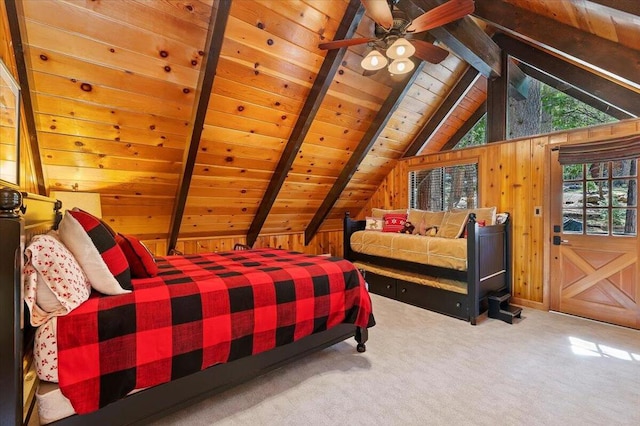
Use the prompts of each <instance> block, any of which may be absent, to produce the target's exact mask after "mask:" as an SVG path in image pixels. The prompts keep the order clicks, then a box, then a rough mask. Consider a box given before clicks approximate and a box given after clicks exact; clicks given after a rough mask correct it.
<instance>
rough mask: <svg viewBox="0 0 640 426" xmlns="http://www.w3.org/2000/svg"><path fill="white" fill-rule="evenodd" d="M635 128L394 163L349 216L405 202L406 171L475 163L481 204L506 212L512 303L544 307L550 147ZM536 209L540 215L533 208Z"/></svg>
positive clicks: (639, 123) (638, 128)
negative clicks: (509, 223) (510, 247)
mask: <svg viewBox="0 0 640 426" xmlns="http://www.w3.org/2000/svg"><path fill="white" fill-rule="evenodd" d="M638 132H640V120H639V119H635V120H626V121H623V122H620V123H616V124H610V125H602V126H596V127H592V128H587V129H580V130H574V131H570V132H558V133H553V134H550V135H544V136H537V137H533V138H527V139H521V140H515V141H508V142H499V143H491V144H489V145H485V146H482V147H476V148H467V149H461V150H456V151H446V152H441V153H434V154H427V155H423V156H418V157H412V158H409V159H406V160H402V161H399V162H398V163H397V165H396V166H395V167H394V169H393V170H392V171H391V172H390V173H389V174H388V175H387V176H386V177H385V178H384V179H383V181H382V183H381V185H380V187H379V188H378V190H377V191H376V192H375V193H374V194H373V196H372V197H371V198H370V200H369V201H368V202H367V203H366V205H365V207H364V208H363V209H362V210H360V211H359V213H357V214H354V211H352V212H351V213H352V216H354V217H357V218H359V219H363V218H364V217H365V216H367V215H370V214H371V208H373V207H377V208H387V209H391V208H405V207H407V206H408V172H409V170H414V169H419V168H428V167H430V166H431V167H439V166H442V165H443V164H451V163H454V164H455V163H461V162H467V161H469V160H475V159H477V161H478V166H479V199H480V206H481V207H488V206H497V208H498V211H505V212H509V213H510V214H511V220H512V227H513V228H512V229H513V233H512V237H513V251H512V261H513V265H512V267H513V295H514V301H515V303H519V304H524V305H527V306H532V307H537V308H544V309H548V306H549V294H548V279H549V278H548V274H549V271H548V270H547V268H548V267H547V266H546V265H547V263H548V258H547V260H546V261H545V257H546V256H548V255H547V254H546V253H548V252H547V250H548V249H549V238H550V230H549V229H547V228H548V227H549V226H550V224H549V223H546V222H545V221H548V209H549V202H548V200H549V198H550V197H549V195H550V194H549V191H550V188H549V183H548V182H547V180H546V171H547V170H548V164H549V163H548V162H549V150H550V149H551V147H552V146H553V145H557V144H562V143H580V142H589V141H597V140H602V139H607V138H611V137H616V136H626V135H630V134H637V133H638ZM538 206H539V207H542V213H543V214H542V216H541V217H536V216H534V208H535V207H538Z"/></svg>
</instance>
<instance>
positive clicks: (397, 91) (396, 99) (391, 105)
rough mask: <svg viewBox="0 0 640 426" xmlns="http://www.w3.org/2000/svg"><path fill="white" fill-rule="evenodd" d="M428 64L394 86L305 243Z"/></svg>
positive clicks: (314, 233) (317, 215)
mask: <svg viewBox="0 0 640 426" xmlns="http://www.w3.org/2000/svg"><path fill="white" fill-rule="evenodd" d="M424 66H425V63H424V62H421V63H420V64H418V65H417V66H416V67H415V68H414V69H413V72H412V73H411V74H410V75H408V76H407V80H406V82H404V83H403V82H397V83H395V84H396V86H395V87H394V88H393V90H392V91H391V93H389V96H388V97H387V99H386V100H385V101H384V103H383V104H382V106H381V107H380V110H379V111H378V113H377V114H376V116H375V118H374V119H373V121H372V122H371V124H370V125H369V128H368V129H367V131H366V132H365V134H364V135H363V136H362V139H361V140H360V143H358V146H357V147H356V149H355V150H354V151H353V154H352V155H351V157H349V160H348V161H347V164H345V166H344V168H343V169H342V172H340V175H339V176H338V179H337V180H336V182H335V183H334V184H333V186H332V187H331V189H330V190H329V192H328V193H327V196H326V197H325V199H324V200H323V201H322V204H321V205H320V207H319V208H318V211H317V212H316V214H315V215H314V216H313V218H312V219H311V221H310V222H309V225H308V226H307V228H306V229H305V231H304V244H305V245H308V244H309V243H310V242H311V239H313V237H314V236H315V235H316V233H317V232H318V229H319V228H320V225H321V224H322V222H323V221H324V219H325V218H326V217H327V215H328V214H329V212H330V211H331V209H332V208H333V206H334V205H335V203H336V201H337V200H338V198H339V197H340V195H341V194H342V191H344V189H345V188H346V187H347V184H348V183H349V181H350V180H351V178H352V177H353V175H354V174H355V172H356V171H357V170H358V166H360V163H362V160H364V158H365V157H366V155H367V154H368V153H369V150H371V147H372V146H373V145H374V144H375V142H376V140H377V139H378V137H379V136H380V134H381V133H382V131H383V130H384V129H385V127H386V125H387V123H388V122H389V120H390V119H391V116H392V115H393V113H394V112H395V110H396V109H398V106H400V103H401V102H402V100H403V99H404V97H405V95H406V94H407V92H408V91H409V89H410V88H411V86H412V85H413V82H414V81H415V80H416V78H417V77H418V75H420V73H421V72H422V69H423V68H424Z"/></svg>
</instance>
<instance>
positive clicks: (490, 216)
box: [451, 206, 497, 226]
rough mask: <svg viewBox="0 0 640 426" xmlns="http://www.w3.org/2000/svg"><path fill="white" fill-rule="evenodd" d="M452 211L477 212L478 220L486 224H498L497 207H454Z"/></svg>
mask: <svg viewBox="0 0 640 426" xmlns="http://www.w3.org/2000/svg"><path fill="white" fill-rule="evenodd" d="M451 211H452V212H456V213H458V212H467V213H475V214H476V222H480V221H483V220H484V222H485V225H487V226H490V225H495V224H496V211H497V209H496V207H495V206H494V207H480V208H477V209H452V210H451Z"/></svg>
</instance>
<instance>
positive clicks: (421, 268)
mask: <svg viewBox="0 0 640 426" xmlns="http://www.w3.org/2000/svg"><path fill="white" fill-rule="evenodd" d="M376 210H378V212H379V214H378V215H377V216H378V219H377V220H378V221H379V220H380V219H379V218H382V217H384V218H383V219H382V220H383V222H384V220H385V219H386V223H387V224H389V222H390V220H389V218H390V217H398V215H399V216H400V217H401V220H409V219H413V220H414V223H418V221H419V220H421V219H420V217H419V216H417V215H419V214H423V215H424V219H423V221H422V223H421V224H420V225H421V226H420V228H421V229H419V228H418V226H416V230H414V232H413V233H409V234H405V233H401V232H402V231H403V228H402V227H401V226H400V227H399V228H398V229H390V230H391V231H395V232H382V229H381V225H380V224H379V223H378V224H377V225H376V221H375V220H374V219H376V218H373V217H370V218H367V220H353V219H351V218H350V216H349V213H348V212H347V213H346V215H345V219H344V257H345V258H346V259H348V260H351V261H352V262H354V264H355V265H356V266H358V267H359V268H360V269H361V270H362V272H363V274H364V275H365V280H366V281H367V283H368V284H369V289H370V291H371V292H373V293H377V294H381V295H383V296H387V297H391V298H394V299H397V300H400V301H403V302H406V303H410V304H413V305H416V306H420V307H423V308H426V309H430V310H433V311H436V312H440V313H443V314H447V315H450V316H453V317H456V318H459V319H463V320H466V321H469V322H470V323H471V324H473V325H475V324H476V322H477V319H478V316H479V315H480V314H481V313H483V312H484V311H485V310H487V308H488V304H489V303H488V297H489V296H491V297H492V298H497V297H499V298H500V299H499V300H500V302H502V301H503V300H505V299H507V300H508V297H509V294H510V291H511V260H510V227H511V224H510V221H509V215H508V214H506V213H505V214H501V215H498V220H499V221H501V222H502V223H499V224H496V223H495V222H496V219H495V216H496V214H495V209H493V214H491V213H489V216H487V212H488V211H490V210H491V209H476V210H469V211H465V210H459V211H452V212H440V213H437V214H436V213H435V212H423V211H420V210H416V211H411V210H409V212H408V214H407V211H406V210H397V211H382V210H380V209H374V214H375V213H376ZM477 215H481V216H482V220H481V221H480V220H479V219H478V217H477ZM412 216H413V218H412ZM402 218H404V219H402ZM449 219H451V220H449ZM454 219H455V220H454ZM425 221H427V222H429V221H431V222H432V223H431V224H429V223H427V224H425V223H424V222H425ZM434 224H435V225H434ZM396 225H397V226H398V224H396ZM432 226H433V228H432ZM385 231H386V229H385ZM398 231H400V232H398ZM416 231H418V232H416ZM420 234H422V235H420ZM425 234H427V235H425ZM443 235H446V236H447V238H445V237H443ZM518 315H519V314H518Z"/></svg>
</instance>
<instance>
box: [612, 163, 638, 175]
mask: <svg viewBox="0 0 640 426" xmlns="http://www.w3.org/2000/svg"><path fill="white" fill-rule="evenodd" d="M611 169H612V172H611V174H612V176H613V177H614V178H619V177H635V176H637V175H638V169H637V163H636V160H621V161H614V162H612V163H611Z"/></svg>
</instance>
